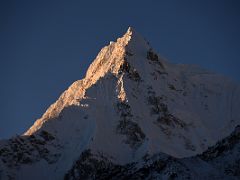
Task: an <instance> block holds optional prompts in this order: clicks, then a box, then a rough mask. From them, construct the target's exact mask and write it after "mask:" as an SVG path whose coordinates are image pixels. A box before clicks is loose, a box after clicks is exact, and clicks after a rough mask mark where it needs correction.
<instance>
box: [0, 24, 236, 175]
mask: <svg viewBox="0 0 240 180" xmlns="http://www.w3.org/2000/svg"><path fill="white" fill-rule="evenodd" d="M239 106H240V86H239V85H237V84H235V83H234V82H232V81H231V80H229V79H227V78H225V77H223V76H220V75H217V74H214V73H211V72H209V71H206V70H204V69H202V68H199V67H197V66H193V65H179V64H172V63H170V62H168V61H167V60H165V59H164V58H162V57H161V56H160V55H158V54H157V53H156V52H155V51H154V50H153V48H152V47H151V46H150V45H149V43H148V42H147V41H146V40H145V39H144V38H143V37H142V36H141V35H140V34H139V33H137V32H136V31H135V30H133V29H132V28H129V29H128V31H127V32H126V34H124V36H123V37H121V38H119V39H117V41H116V42H111V43H110V44H109V45H108V46H106V47H104V48H103V49H102V50H101V51H100V53H99V54H98V56H97V57H96V59H95V60H94V61H93V63H92V64H91V65H90V67H89V69H88V71H87V74H86V77H85V78H84V79H82V80H79V81H76V82H74V83H73V84H72V85H71V86H70V87H69V88H68V89H67V90H66V91H65V92H64V93H63V94H62V95H61V96H60V98H59V99H58V100H57V101H56V102H55V103H54V104H52V105H51V106H50V107H49V109H48V110H47V111H46V113H45V114H44V115H43V116H42V117H41V118H40V119H38V120H37V121H36V122H35V123H34V125H33V126H32V127H31V128H30V129H29V130H27V131H26V133H25V134H24V135H22V136H18V137H13V138H11V139H9V140H5V141H0V179H64V178H65V179H124V178H131V179H144V178H145V179H161V178H163V179H164V178H182V179H186V178H189V179H191V178H194V177H195V176H196V175H197V177H199V178H200V179H201V178H208V179H211V178H218V177H219V178H226V179H228V178H233V179H234V178H235V177H236V178H237V177H238V178H239V176H240V175H239V174H240V173H239V162H240V161H239V158H238V157H239V131H238V130H235V131H234V133H235V135H234V133H233V134H232V135H231V136H230V137H229V138H226V139H225V140H223V141H220V140H221V139H223V138H225V137H227V136H228V135H229V134H231V132H233V130H234V128H235V127H236V126H237V125H238V124H240V113H238V107H239ZM237 129H239V128H237ZM231 137H232V138H231ZM217 142H219V143H218V144H217V145H215V144H216V143H217ZM214 145H215V146H214ZM210 146H212V148H210V149H208V148H209V147H210ZM229 152H231V153H229ZM199 154H201V155H199ZM222 163H224V164H222ZM219 168H220V169H221V170H217V169H219Z"/></svg>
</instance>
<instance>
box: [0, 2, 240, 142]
mask: <svg viewBox="0 0 240 180" xmlns="http://www.w3.org/2000/svg"><path fill="white" fill-rule="evenodd" d="M239 9H240V3H239V1H237V0H224V1H223V0H215V1H214V0H211V1H209V0H199V1H195V0H188V1H187V0H181V1H179V0H166V1H160V0H159V1H157V0H146V1H139V0H138V1H134V0H131V1H130V0H121V1H113V0H111V1H104V0H101V1H97V0H96V1H91V0H88V1H74V0H71V1H50V0H48V1H42V0H41V1H34V0H29V1H26V0H21V1H17V0H15V1H12V0H6V1H4V0H1V1H0V81H1V88H0V95H1V101H0V102H1V105H0V115H1V116H0V117H1V118H0V138H6V137H10V136H12V135H15V134H21V133H23V132H24V131H25V130H26V129H27V128H28V127H30V126H31V125H32V124H33V122H34V121H35V120H36V119H37V118H39V117H40V116H41V115H42V114H43V113H44V112H45V110H46V109H47V108H48V107H49V105H50V104H51V103H53V102H54V101H55V100H56V99H57V98H58V97H59V95H60V94H61V93H62V92H63V91H64V90H65V89H66V88H67V87H68V86H69V85H70V84H71V83H72V82H74V81H75V80H78V79H81V78H82V77H83V75H84V74H85V72H86V68H87V67H88V65H89V64H90V63H91V61H92V60H93V59H94V57H95V56H96V55H97V53H98V52H99V50H100V49H101V48H102V47H103V46H105V45H107V44H108V43H109V41H112V40H115V39H116V38H117V37H119V36H121V35H122V34H123V33H125V31H126V30H127V28H128V26H132V27H134V28H135V29H136V30H137V31H138V32H140V33H141V34H142V35H143V36H144V37H145V38H146V39H148V40H149V41H150V43H151V45H152V46H153V47H154V48H155V49H156V50H157V51H158V52H159V53H160V54H162V55H163V56H165V57H166V58H168V59H169V60H170V61H172V62H176V63H191V64H198V65H201V66H203V67H205V68H207V69H210V70H213V71H215V72H217V73H221V74H225V75H227V76H229V77H231V78H232V79H235V80H236V81H238V82H240V71H239V69H240V58H239V55H240V10H239Z"/></svg>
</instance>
